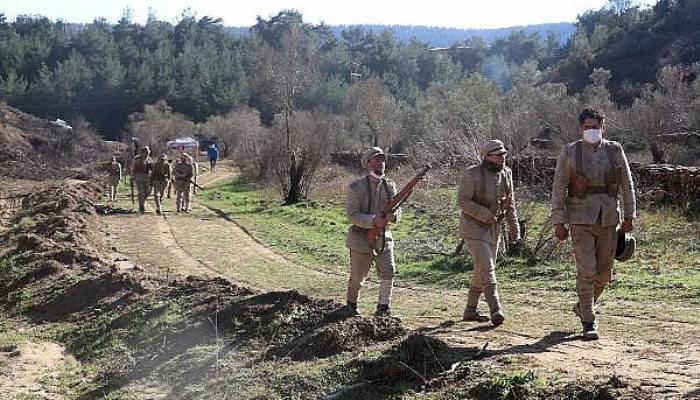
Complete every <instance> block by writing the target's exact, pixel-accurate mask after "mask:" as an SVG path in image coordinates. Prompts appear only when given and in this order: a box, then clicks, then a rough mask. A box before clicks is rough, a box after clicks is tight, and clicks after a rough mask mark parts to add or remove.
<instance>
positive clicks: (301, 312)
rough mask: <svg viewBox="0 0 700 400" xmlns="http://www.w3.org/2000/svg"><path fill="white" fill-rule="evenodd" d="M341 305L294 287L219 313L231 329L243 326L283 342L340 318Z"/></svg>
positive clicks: (265, 336) (268, 340)
mask: <svg viewBox="0 0 700 400" xmlns="http://www.w3.org/2000/svg"><path fill="white" fill-rule="evenodd" d="M340 309H342V305H341V304H340V303H338V302H335V301H330V300H316V299H311V298H310V297H308V296H305V295H302V294H300V293H299V292H297V291H296V290H290V291H284V292H268V293H263V294H260V295H257V296H253V297H250V298H248V299H246V300H245V301H242V302H239V303H235V304H232V305H231V307H229V308H228V309H227V310H224V313H223V314H222V316H224V317H225V318H226V320H228V321H229V326H228V327H229V328H230V329H231V330H232V331H240V327H241V326H244V327H246V328H245V331H246V332H247V333H246V334H250V335H252V336H253V338H258V339H262V340H264V341H267V342H273V343H285V342H287V341H290V340H294V339H295V338H297V337H299V336H302V335H304V334H306V333H308V332H309V331H310V330H312V329H314V328H315V327H319V326H321V325H323V324H326V323H330V322H333V321H337V320H338V319H340V318H342V316H341V315H340V313H339V312H338V311H339V310H340Z"/></svg>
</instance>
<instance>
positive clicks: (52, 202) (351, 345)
mask: <svg viewBox="0 0 700 400" xmlns="http://www.w3.org/2000/svg"><path fill="white" fill-rule="evenodd" d="M232 176H233V172H232V171H231V170H226V169H225V168H219V169H217V170H216V171H215V172H212V173H210V174H208V175H205V176H204V177H203V179H202V181H203V184H206V183H207V182H214V181H217V180H222V179H229V178H231V177H232ZM99 193H100V188H99V187H97V186H95V185H91V184H89V183H84V182H78V181H71V182H67V183H66V184H65V185H63V186H61V187H52V188H48V189H45V190H41V191H37V192H35V193H30V194H28V195H27V196H24V197H23V198H22V202H21V209H15V210H13V212H12V213H11V215H8V217H6V218H7V219H8V220H11V221H12V222H13V223H14V227H13V228H11V229H9V228H6V229H5V231H4V232H3V233H2V234H3V243H5V246H6V248H5V255H6V256H8V255H9V256H12V257H13V260H14V261H15V262H17V263H18V264H17V265H21V268H15V269H12V270H11V271H9V272H6V273H5V274H4V275H2V277H1V279H0V280H1V281H2V282H0V299H2V306H3V308H4V309H6V310H10V311H12V310H19V311H17V312H21V313H22V314H23V315H24V316H26V317H28V318H30V319H31V320H32V321H33V322H34V323H37V324H44V323H48V322H51V323H60V322H72V323H75V322H76V321H86V322H87V321H90V320H91V319H94V318H97V317H98V316H99V314H101V313H105V312H109V313H111V315H113V316H114V319H113V320H112V322H110V325H109V326H107V329H112V328H113V329H120V327H122V326H123V324H124V323H126V322H127V321H129V320H130V319H131V318H133V316H134V313H135V312H136V311H137V310H136V306H137V305H138V304H139V302H140V301H141V302H145V301H148V302H153V301H156V302H157V301H158V299H159V298H160V299H177V301H179V302H182V304H184V305H186V307H187V310H188V318H189V320H190V322H188V324H187V325H183V326H182V327H181V329H180V330H179V332H178V333H177V334H174V335H173V336H172V337H170V338H169V339H168V340H167V341H165V342H162V343H161V341H162V340H163V339H162V338H160V337H153V338H149V340H151V341H153V343H152V345H153V347H154V348H157V349H159V350H158V354H160V355H159V356H158V357H156V358H154V357H153V355H152V354H150V353H144V354H139V355H137V356H136V359H135V361H134V363H133V364H132V365H131V367H129V369H128V370H125V371H122V372H121V374H120V375H119V377H118V381H119V382H121V384H125V383H129V382H133V381H134V379H136V377H142V376H145V374H147V373H149V372H151V371H154V370H155V369H156V368H157V367H158V366H159V365H163V363H164V362H166V361H167V360H170V359H172V358H174V357H175V356H176V355H177V354H181V353H182V352H183V351H186V350H187V349H189V348H192V347H193V346H195V345H197V344H199V343H204V341H206V340H210V339H211V338H212V337H213V336H214V335H215V332H214V331H213V330H212V328H211V319H212V316H216V320H217V321H220V324H221V325H220V327H218V328H217V331H216V332H219V330H218V329H220V331H221V332H222V333H224V334H226V335H227V337H229V340H233V341H236V342H239V343H241V344H246V343H247V345H252V344H254V345H255V346H257V348H258V349H262V351H261V352H260V359H261V360H268V359H275V358H289V359H291V360H293V361H303V360H310V359H318V358H325V357H330V356H333V355H335V354H339V353H342V352H352V351H358V350H362V349H365V348H368V346H369V347H371V346H374V345H376V344H381V343H395V344H394V345H393V347H392V350H390V351H389V352H387V353H385V356H384V357H383V358H382V359H380V360H379V361H377V362H376V363H370V364H367V365H366V366H364V371H365V375H366V377H367V379H368V380H369V381H375V380H377V379H380V377H381V379H398V380H401V381H405V382H407V383H410V384H415V385H419V386H425V385H429V386H430V385H432V386H435V387H438V386H440V385H449V384H450V382H454V381H456V380H459V379H464V377H466V376H468V375H469V373H471V372H470V371H471V369H470V368H471V367H469V368H467V365H468V364H469V362H470V361H477V360H478V361H479V362H483V363H485V365H495V366H498V367H499V368H502V369H504V370H514V371H516V370H522V369H528V370H533V371H536V372H538V373H541V374H543V376H546V377H548V378H549V379H550V380H551V381H553V382H562V385H563V387H565V388H566V387H568V386H567V385H569V384H570V383H571V382H574V381H578V380H581V379H594V380H598V381H603V382H608V383H609V381H610V379H611V377H615V379H616V380H613V382H612V383H610V384H609V385H608V383H605V385H608V386H609V387H610V388H609V391H608V392H606V393H608V394H609V397H600V398H635V397H631V396H633V395H634V393H642V394H646V395H647V398H693V396H695V397H697V396H698V393H699V392H698V390H699V389H700V326H698V323H697V322H696V321H697V319H692V318H687V316H688V315H691V314H692V313H693V312H696V311H697V310H692V309H690V308H686V309H683V308H669V309H667V310H666V309H665V307H666V305H664V304H659V305H658V308H659V309H653V310H647V311H648V312H645V310H638V309H635V308H634V305H629V304H622V303H617V302H615V301H612V300H605V301H604V303H603V305H602V322H603V325H602V327H603V328H602V334H603V337H602V339H601V340H599V341H596V342H587V341H583V340H582V339H581V337H580V335H579V327H578V324H577V323H576V321H575V318H574V317H573V314H572V313H571V311H570V299H568V298H566V296H565V295H564V294H562V293H559V292H553V291H546V290H539V289H536V288H533V289H532V290H531V291H529V292H527V293H503V300H504V303H505V304H506V312H507V316H508V319H507V322H506V324H505V325H503V326H502V327H499V328H496V329H493V328H492V327H490V326H489V325H479V324H472V323H463V322H461V321H459V316H460V314H461V309H462V307H463V303H464V297H465V293H463V292H461V291H457V290H444V291H438V290H435V289H434V288H430V287H420V286H419V287H408V286H405V285H403V286H402V285H401V283H400V282H399V287H397V289H396V291H395V297H394V299H395V300H394V301H395V310H396V311H397V312H398V313H399V314H400V315H401V316H402V319H401V320H398V319H377V318H368V317H359V318H347V316H346V315H345V314H344V313H343V305H342V303H341V302H342V299H343V293H344V291H345V285H346V282H347V276H346V275H344V274H339V273H336V272H329V271H330V270H332V268H328V269H317V268H312V267H309V266H304V265H300V264H298V263H295V262H293V261H291V260H290V259H288V258H287V257H285V256H283V255H280V254H277V253H276V252H275V251H273V250H271V249H268V248H266V247H265V246H263V245H262V244H261V243H260V242H259V241H257V240H255V239H254V238H252V237H251V236H250V235H249V234H248V233H247V232H246V231H245V230H243V229H242V228H241V227H239V226H238V225H237V224H236V222H235V216H230V215H227V214H225V213H223V212H221V211H220V210H216V209H212V208H207V207H205V206H202V205H197V204H196V200H195V211H194V212H193V213H191V214H185V213H181V214H176V213H166V214H165V215H164V216H156V215H155V214H144V215H136V214H131V213H110V212H108V211H109V210H108V209H107V208H106V207H105V206H101V205H99V204H96V203H95V199H96V198H98V197H99ZM13 204H15V208H18V207H19V206H17V205H16V203H13ZM101 214H107V215H101ZM19 221H25V222H24V223H21V224H20V223H18V222H19ZM6 225H7V224H6ZM76 277H79V279H76ZM28 287H33V288H36V287H38V288H41V289H42V291H43V292H44V293H45V294H46V297H45V298H44V299H43V301H42V302H40V303H37V304H32V305H26V304H25V303H23V302H26V299H22V298H18V297H15V296H13V294H14V293H16V292H19V291H21V290H23V289H24V288H28ZM309 295H313V296H314V297H309ZM375 296H376V285H374V284H373V283H372V282H370V283H369V284H368V286H367V288H365V289H364V291H363V298H362V301H361V306H362V309H364V310H365V311H367V310H372V308H373V299H374V298H375ZM664 311H665V312H664ZM152 312H154V313H158V312H164V311H159V310H154V311H152ZM110 327H111V328H110ZM100 329H102V328H100ZM407 333H410V334H409V335H408V336H407ZM89 334H90V333H87V332H86V333H85V335H89ZM217 334H218V333H217ZM402 338H403V339H402ZM37 346H40V347H36V348H34V349H38V350H36V353H38V354H42V356H41V357H40V358H41V359H43V357H45V358H46V359H47V360H48V361H46V362H44V361H41V360H36V359H32V358H27V359H26V360H23V361H22V363H23V364H22V365H35V366H36V367H35V368H34V369H33V370H32V371H34V372H32V373H30V374H27V376H28V378H27V379H28V380H29V381H28V382H24V383H23V381H22V380H20V379H18V378H16V377H14V376H13V375H7V376H6V378H7V379H5V380H4V381H0V389H2V388H3V387H4V386H3V385H7V387H8V388H9V387H11V386H12V387H15V386H18V385H24V386H23V387H26V386H27V385H29V386H31V385H32V382H33V381H32V380H33V379H34V378H32V376H33V375H32V374H39V375H42V374H44V372H42V371H45V369H46V368H49V369H50V368H51V367H50V365H55V364H56V363H59V361H60V359H59V358H57V357H58V356H57V354H59V353H60V354H64V352H63V350H60V351H59V350H58V349H57V348H56V347H50V346H49V345H45V344H42V343H39V344H37ZM41 346H43V347H41ZM47 346H48V347H47ZM44 349H46V350H44ZM10 353H11V352H10ZM44 353H46V354H45V355H44ZM19 354H20V355H21V354H22V350H21V349H20V353H19ZM25 354H26V349H25ZM3 357H5V356H3ZM6 362H7V363H8V365H14V364H10V363H11V362H15V361H11V360H9V358H8V359H7V361H6ZM47 365H48V366H47ZM472 372H473V371H472ZM3 382H5V383H3ZM7 382H9V383H7ZM620 382H622V383H620ZM13 385H14V386H13ZM605 385H604V386H605ZM608 386H605V387H608ZM8 390H10V389H8ZM13 390H14V389H13ZM572 390H573V389H572ZM606 390H608V389H606ZM96 393H97V392H96ZM484 393H486V392H484ZM557 395H558V396H560V397H559V398H567V396H566V395H565V394H561V393H560V394H557ZM476 396H477V398H482V397H479V395H478V393H477V394H476ZM561 396H563V397H561ZM86 398H90V397H86Z"/></svg>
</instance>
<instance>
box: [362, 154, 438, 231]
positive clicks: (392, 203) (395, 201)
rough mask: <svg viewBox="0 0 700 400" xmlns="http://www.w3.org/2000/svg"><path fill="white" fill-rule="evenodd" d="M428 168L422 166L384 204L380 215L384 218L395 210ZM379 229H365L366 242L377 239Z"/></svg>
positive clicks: (411, 191) (428, 166)
mask: <svg viewBox="0 0 700 400" xmlns="http://www.w3.org/2000/svg"><path fill="white" fill-rule="evenodd" d="M429 169H430V165H426V166H425V167H423V169H421V170H420V172H418V174H416V176H414V177H413V179H411V180H410V181H409V182H408V183H407V184H406V186H404V187H403V188H402V189H401V190H400V191H399V192H398V193H396V195H395V196H394V197H392V198H391V200H389V201H388V202H387V203H386V204H385V205H384V208H383V209H382V212H381V215H382V216H383V217H385V218H386V216H387V215H389V214H391V213H393V212H394V211H396V210H397V209H398V208H399V206H401V204H402V203H403V202H404V201H406V199H408V196H410V195H411V193H413V188H415V187H416V185H417V184H418V182H420V181H421V179H423V177H424V176H425V174H426V173H427V172H428V170H429ZM380 231H381V230H380V229H379V228H370V229H368V230H367V242H368V243H370V244H372V243H374V241H375V240H377V237H379V232H380Z"/></svg>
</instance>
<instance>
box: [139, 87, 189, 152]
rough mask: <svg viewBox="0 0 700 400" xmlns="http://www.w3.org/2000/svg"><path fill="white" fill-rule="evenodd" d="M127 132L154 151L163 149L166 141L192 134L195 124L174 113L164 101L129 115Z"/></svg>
mask: <svg viewBox="0 0 700 400" xmlns="http://www.w3.org/2000/svg"><path fill="white" fill-rule="evenodd" d="M126 130H127V132H129V133H130V134H131V135H132V137H135V138H137V139H138V140H139V143H141V145H148V146H149V147H151V151H153V152H154V153H160V152H162V151H164V150H165V147H166V142H167V141H168V140H172V139H175V138H177V137H182V136H192V135H193V134H194V133H195V132H196V125H195V123H194V122H192V121H191V120H189V119H188V118H187V117H185V116H184V115H182V114H178V113H174V112H173V110H172V108H171V107H170V106H169V105H168V103H166V102H165V101H163V100H161V101H159V102H157V103H155V104H150V105H146V106H144V108H143V112H140V113H133V114H131V115H129V118H128V123H127V129H126Z"/></svg>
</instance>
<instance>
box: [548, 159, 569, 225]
mask: <svg viewBox="0 0 700 400" xmlns="http://www.w3.org/2000/svg"><path fill="white" fill-rule="evenodd" d="M566 149H567V148H566V146H565V147H564V148H563V149H562V151H561V154H560V155H559V161H557V168H556V169H555V171H554V181H553V182H552V225H559V224H565V223H566V195H567V191H568V188H569V167H568V163H569V162H568V159H569V157H568V156H567V151H566Z"/></svg>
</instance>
